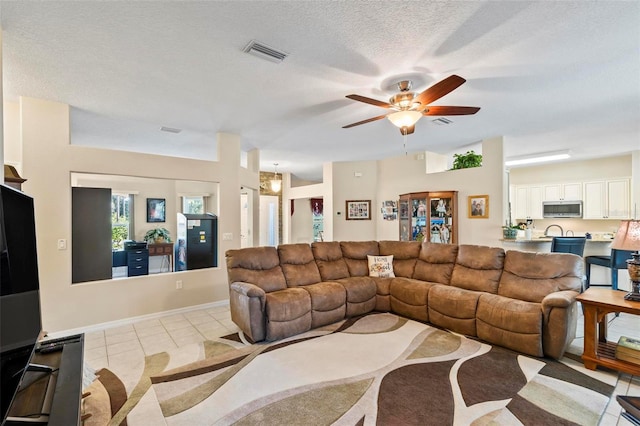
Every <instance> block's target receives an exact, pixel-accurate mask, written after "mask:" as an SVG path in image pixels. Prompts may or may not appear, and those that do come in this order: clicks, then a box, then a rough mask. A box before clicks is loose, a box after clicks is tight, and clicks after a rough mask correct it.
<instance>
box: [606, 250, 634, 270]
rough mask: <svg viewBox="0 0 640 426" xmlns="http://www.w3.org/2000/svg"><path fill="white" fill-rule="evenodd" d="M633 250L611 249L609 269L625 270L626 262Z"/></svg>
mask: <svg viewBox="0 0 640 426" xmlns="http://www.w3.org/2000/svg"><path fill="white" fill-rule="evenodd" d="M631 253H634V251H633V250H616V249H611V266H610V267H611V268H614V269H627V260H628V259H631Z"/></svg>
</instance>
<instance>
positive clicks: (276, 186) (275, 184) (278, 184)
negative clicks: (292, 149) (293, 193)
mask: <svg viewBox="0 0 640 426" xmlns="http://www.w3.org/2000/svg"><path fill="white" fill-rule="evenodd" d="M273 166H274V170H275V171H274V172H273V179H271V190H272V191H273V192H280V190H281V189H282V179H281V178H280V176H278V163H273Z"/></svg>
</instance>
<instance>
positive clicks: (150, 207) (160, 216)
mask: <svg viewBox="0 0 640 426" xmlns="http://www.w3.org/2000/svg"><path fill="white" fill-rule="evenodd" d="M165 214H166V200H165V199H164V198H147V222H164V221H165V217H166V216H165Z"/></svg>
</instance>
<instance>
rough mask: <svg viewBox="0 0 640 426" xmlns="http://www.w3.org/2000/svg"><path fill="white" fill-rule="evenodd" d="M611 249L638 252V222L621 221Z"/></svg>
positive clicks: (639, 247)
mask: <svg viewBox="0 0 640 426" xmlns="http://www.w3.org/2000/svg"><path fill="white" fill-rule="evenodd" d="M611 248H613V249H616V250H631V251H637V250H640V220H623V221H622V222H620V227H619V228H618V232H616V236H615V237H614V238H613V242H612V243H611Z"/></svg>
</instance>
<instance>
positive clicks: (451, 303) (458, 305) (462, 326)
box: [429, 285, 482, 336]
mask: <svg viewBox="0 0 640 426" xmlns="http://www.w3.org/2000/svg"><path fill="white" fill-rule="evenodd" d="M481 294H482V293H480V292H476V291H469V290H464V289H461V288H458V287H452V286H444V285H437V286H435V287H433V288H432V289H431V291H430V292H429V322H430V323H432V324H435V325H437V326H440V327H443V328H446V329H448V330H453V331H455V332H457V333H462V334H466V335H468V336H475V335H476V333H477V331H476V309H477V306H478V299H479V298H480V295H481Z"/></svg>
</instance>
